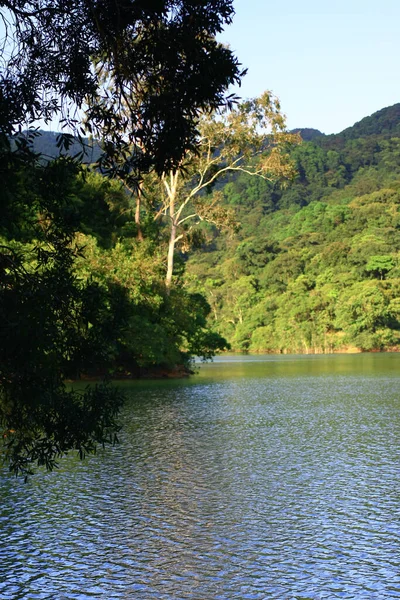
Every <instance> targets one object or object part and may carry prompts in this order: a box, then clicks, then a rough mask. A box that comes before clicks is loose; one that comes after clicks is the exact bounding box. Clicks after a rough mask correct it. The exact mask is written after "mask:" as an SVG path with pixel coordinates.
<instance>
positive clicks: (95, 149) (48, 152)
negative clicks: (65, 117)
mask: <svg viewBox="0 0 400 600" xmlns="http://www.w3.org/2000/svg"><path fill="white" fill-rule="evenodd" d="M38 134H39V135H36V136H35V137H33V141H32V149H33V151H34V152H36V153H37V154H40V155H42V157H43V159H44V160H51V159H54V158H57V157H58V156H60V153H61V151H60V148H59V147H58V146H57V138H58V136H60V133H59V132H55V131H43V130H42V129H41V130H39V131H38ZM83 141H84V145H83V146H82V144H81V143H80V142H79V141H78V139H76V141H73V143H72V145H71V146H70V148H69V150H68V152H67V154H68V155H69V156H75V155H77V154H79V153H80V152H83V154H84V156H83V161H82V162H84V163H94V162H96V161H97V160H98V159H99V158H100V155H101V149H100V146H99V144H98V143H97V142H89V140H87V139H84V140H83Z"/></svg>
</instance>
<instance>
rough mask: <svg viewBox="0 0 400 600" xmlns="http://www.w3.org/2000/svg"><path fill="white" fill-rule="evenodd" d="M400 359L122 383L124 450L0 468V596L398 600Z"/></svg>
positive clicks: (329, 360) (301, 362)
mask: <svg viewBox="0 0 400 600" xmlns="http://www.w3.org/2000/svg"><path fill="white" fill-rule="evenodd" d="M399 368H400V356H399V355H396V354H384V355H372V354H368V355H354V356H340V355H339V356H331V357H326V356H315V357H313V356H309V357H295V356H292V357H291V356H286V357H273V356H269V357H246V358H245V359H243V357H223V358H220V359H218V360H217V361H215V362H214V363H213V364H211V365H205V366H203V367H201V370H200V373H199V374H198V375H196V376H195V377H193V378H191V379H190V380H184V381H182V380H181V381H162V382H160V381H154V382H153V381H150V382H124V383H123V384H122V385H123V387H124V388H125V389H126V391H127V393H128V395H129V400H128V403H127V406H126V408H125V410H124V414H123V422H124V430H123V435H122V436H121V444H120V445H119V446H116V447H114V448H111V449H108V450H106V451H105V452H103V451H101V452H99V453H98V454H97V455H96V456H95V457H92V458H90V459H89V460H87V461H85V462H83V463H81V462H79V461H78V460H76V459H75V458H74V457H71V458H68V459H67V460H66V461H64V462H63V463H62V465H61V468H60V469H59V471H58V472H55V473H51V474H38V475H37V476H35V477H33V478H31V480H30V481H29V482H28V483H27V484H23V483H22V482H21V481H18V480H15V479H12V478H10V477H8V476H7V475H4V476H3V477H2V478H1V479H0V485H1V488H0V497H1V508H0V597H1V598H4V599H13V600H14V599H15V600H19V599H22V598H24V599H25V598H27V599H29V600H30V599H36V598H40V599H45V598H46V599H58V598H62V599H71V600H75V599H83V598H105V599H107V600H108V599H116V600H117V599H122V598H127V599H136V598H138V599H143V600H153V599H154V600H155V599H165V600H167V599H168V600H170V599H171V600H179V599H192V600H214V599H221V600H230V599H233V598H238V599H254V600H258V599H260V600H261V599H264V598H271V599H274V598H277V599H278V598H282V599H296V598H297V599H304V598H310V599H315V600H317V599H323V598H327V599H333V598H345V599H351V598H357V599H359V598H360V599H361V598H366V599H368V600H373V599H379V600H380V599H394V598H400V570H399V566H400V543H399V534H400V503H399V465H400V461H399V458H400V450H399V439H400V416H399V408H400V400H399V395H400V394H399V392H400V378H399V373H400V369H399Z"/></svg>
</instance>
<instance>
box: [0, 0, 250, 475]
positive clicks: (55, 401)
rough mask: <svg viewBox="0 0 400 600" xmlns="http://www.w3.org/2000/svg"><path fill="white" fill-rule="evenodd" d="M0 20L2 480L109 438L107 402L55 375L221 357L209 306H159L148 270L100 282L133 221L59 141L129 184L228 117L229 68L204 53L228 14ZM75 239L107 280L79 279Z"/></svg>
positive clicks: (112, 411)
mask: <svg viewBox="0 0 400 600" xmlns="http://www.w3.org/2000/svg"><path fill="white" fill-rule="evenodd" d="M0 9H1V10H0V16H1V19H2V24H3V27H4V32H5V35H4V39H3V43H2V47H1V49H0V170H1V174H2V176H3V177H2V181H3V183H4V185H2V189H1V192H0V193H1V205H0V211H1V217H2V219H1V222H0V223H1V225H0V234H1V235H2V245H1V251H0V269H1V272H2V279H1V284H0V313H1V317H2V329H1V340H0V342H1V346H0V348H1V349H0V353H1V356H0V358H1V372H0V424H1V427H2V428H3V437H2V439H3V442H4V446H5V450H6V458H7V459H8V461H9V463H10V465H11V469H12V470H14V471H15V472H16V473H18V472H23V473H29V472H30V471H31V470H32V467H33V466H34V464H35V463H37V464H39V465H40V464H44V465H45V466H46V467H47V468H52V467H53V466H54V465H55V461H56V459H57V458H58V457H59V456H61V455H62V454H64V453H65V452H67V451H68V450H70V449H77V450H78V451H79V453H80V454H81V455H83V454H85V452H87V451H93V450H94V448H95V445H96V443H104V442H105V441H108V440H111V441H112V440H113V439H114V434H115V433H116V431H117V430H118V426H117V423H116V420H115V417H116V413H117V411H118V408H119V406H120V403H121V397H120V395H119V394H118V393H117V392H116V391H115V390H114V389H112V388H110V387H109V386H107V385H106V386H102V387H95V388H90V389H87V390H86V391H84V392H81V393H78V392H77V391H74V390H68V389H67V387H66V385H65V378H66V377H69V376H76V375H79V374H80V373H92V372H101V373H107V372H115V371H116V370H118V369H119V368H120V366H121V365H124V364H126V363H129V364H131V363H132V362H133V363H135V362H136V364H137V365H139V364H140V363H143V362H146V361H147V362H149V361H150V362H151V361H153V362H157V361H158V362H160V361H162V360H165V361H166V362H168V364H169V363H172V361H175V360H177V359H178V358H179V359H183V358H185V359H186V358H187V357H188V356H189V353H190V352H191V351H192V349H193V350H194V349H195V350H196V351H201V350H202V348H203V346H204V348H205V350H204V352H205V353H206V354H208V353H210V352H212V351H213V349H215V348H218V347H222V346H223V345H224V341H223V340H222V338H220V336H218V335H216V334H215V335H214V336H211V337H210V336H208V337H207V335H206V331H205V329H204V327H203V325H204V324H205V315H206V313H207V309H206V306H207V305H206V304H205V305H204V306H202V307H200V305H199V304H198V302H197V301H196V300H195V298H194V297H193V296H192V295H190V294H188V293H187V292H185V291H184V290H181V291H180V296H179V297H177V298H176V307H174V308H171V306H170V303H171V302H172V299H167V298H165V297H163V296H162V294H159V287H160V285H159V281H158V280H157V273H156V272H155V271H154V269H153V268H151V269H150V273H152V274H153V277H154V282H150V281H149V278H148V277H147V279H146V280H145V281H144V282H142V281H140V282H138V281H137V280H136V279H135V278H132V277H131V276H132V273H133V268H132V267H130V269H128V268H127V267H126V266H125V262H126V261H124V260H121V267H120V269H117V273H114V272H113V270H112V265H111V264H110V262H109V260H108V259H109V257H110V256H112V257H113V258H114V259H115V258H117V260H119V259H120V258H121V257H123V256H125V254H124V252H125V250H124V249H122V247H121V245H118V240H119V239H120V238H122V237H123V238H125V239H127V240H128V241H129V238H131V237H132V236H134V235H135V234H136V232H137V227H136V224H135V223H134V222H133V221H132V219H131V216H132V212H133V211H132V207H131V204H130V202H129V198H128V197H127V196H126V194H125V192H124V191H123V190H122V188H121V186H120V185H117V184H115V183H110V182H106V181H104V180H103V179H102V178H101V177H100V175H98V174H97V175H95V174H93V173H89V172H88V171H84V170H80V169H79V168H78V167H77V163H78V162H79V161H80V160H86V158H87V153H85V148H82V151H81V152H79V155H78V156H76V157H75V160H72V159H68V158H67V156H68V154H71V152H74V144H75V138H74V137H73V135H72V133H70V131H71V130H72V131H73V132H74V133H75V134H78V135H79V141H80V142H84V140H83V136H84V135H87V134H89V135H90V136H95V137H96V138H97V139H101V140H102V145H103V148H104V153H103V155H102V158H101V160H100V165H99V166H100V167H101V169H102V171H103V172H104V170H106V169H107V170H109V171H110V172H111V173H115V172H117V173H118V171H119V170H122V171H123V173H124V174H126V172H127V171H129V173H130V174H131V175H132V178H133V179H134V181H135V183H137V181H138V180H139V179H140V178H141V177H142V175H143V173H144V172H147V171H150V170H151V169H154V170H155V171H157V172H158V173H162V172H165V170H168V169H174V168H176V167H177V166H178V165H179V164H180V162H181V160H182V157H184V156H185V154H186V152H188V151H193V150H194V148H195V146H196V141H197V135H198V132H197V128H196V126H197V121H198V117H199V115H200V114H203V113H207V111H214V110H218V109H222V108H225V107H229V106H231V104H232V100H233V98H230V97H228V98H227V97H226V91H227V88H228V86H229V85H230V84H231V83H239V80H240V76H241V70H240V68H239V64H238V61H237V59H236V58H235V57H234V55H233V53H232V52H231V50H229V48H226V47H224V46H223V45H221V44H220V43H218V42H217V40H216V35H217V34H218V33H219V32H220V31H221V30H222V27H223V26H224V25H225V24H226V23H229V22H230V21H231V19H232V15H233V8H232V1H231V0H218V1H217V2H215V1H213V0H211V1H208V0H205V1H203V0H200V1H198V2H192V1H191V0H183V1H179V2H177V1H175V0H168V1H167V0H160V1H157V2H150V3H149V2H142V1H141V0H134V1H132V2H120V1H115V0H112V2H111V1H110V0H105V1H102V2H99V3H91V2H89V3H88V2H81V1H80V0H69V1H67V2H64V1H63V2H61V0H56V1H52V2H49V1H46V0H43V1H42V0H40V1H39V0H30V1H20V0H3V1H1V0H0ZM93 61H94V62H95V66H93ZM110 81H111V82H112V83H113V85H112V86H111V87H110V86H108V85H106V84H107V82H110ZM110 89H112V90H113V91H112V93H111V92H110ZM122 105H124V109H123V110H122V109H121V107H122ZM54 116H57V117H59V118H60V119H61V123H62V125H63V127H64V128H65V130H66V132H64V134H63V135H62V136H59V137H58V138H57V140H56V145H58V147H59V150H60V152H59V154H60V158H59V159H58V160H56V161H54V162H52V163H49V162H47V159H48V157H44V156H41V155H40V154H38V153H37V149H38V145H36V148H35V141H36V142H38V137H39V136H38V132H37V131H35V130H34V129H33V125H34V123H35V121H37V120H38V119H43V120H44V121H46V122H50V121H51V119H52V118H53V117H54ZM148 229H149V231H150V230H151V228H150V227H149V228H148ZM151 232H152V240H155V239H156V237H157V235H158V234H157V232H156V231H154V230H151ZM76 234H77V235H76ZM79 234H80V235H81V236H84V241H85V242H86V241H92V242H93V245H94V246H98V248H99V250H98V252H99V253H100V254H101V255H102V258H104V257H106V259H107V260H105V261H104V262H105V263H107V262H108V265H109V266H110V268H109V271H110V272H109V274H107V275H106V274H104V276H103V275H102V274H101V273H100V272H101V268H98V269H97V265H94V266H93V273H88V274H86V275H84V274H83V272H82V271H84V270H85V268H84V267H81V270H82V271H81V272H79V269H78V265H79V264H80V263H79V261H80V258H79V257H80V255H81V253H82V251H83V248H82V246H80V245H79V243H77V242H79ZM118 253H119V255H118ZM139 254H140V253H139ZM117 255H118V256H117ZM149 256H150V255H149ZM149 256H146V257H145V258H144V260H145V261H146V260H147V262H148V264H149V263H150V262H151V258H149ZM137 262H138V261H137ZM96 269H97V271H96ZM127 273H128V276H127ZM131 279H132V281H131ZM146 294H147V295H146ZM149 298H151V299H150V300H149ZM184 306H185V307H186V309H185V310H183V308H182V307H184ZM177 307H179V308H180V309H181V312H180V313H179V311H177ZM194 307H195V308H194ZM193 311H194V313H195V319H194V320H195V325H193V324H192V321H193V319H188V313H190V314H191V316H192V317H193ZM174 314H176V315H178V316H176V318H175V316H174ZM144 317H145V318H144ZM153 327H154V329H153ZM146 328H147V329H146ZM203 329H204V331H203ZM150 331H151V335H148V334H149V333H150ZM135 335H136V338H134V336H135ZM157 336H159V339H157ZM133 339H134V342H132V340H133ZM148 339H149V340H150V343H148ZM160 347H161V348H163V349H164V350H161V351H160Z"/></svg>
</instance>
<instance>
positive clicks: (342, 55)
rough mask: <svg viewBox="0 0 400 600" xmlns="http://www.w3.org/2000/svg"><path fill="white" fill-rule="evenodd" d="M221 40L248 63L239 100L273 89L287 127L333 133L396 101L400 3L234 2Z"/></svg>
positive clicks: (398, 94)
mask: <svg viewBox="0 0 400 600" xmlns="http://www.w3.org/2000/svg"><path fill="white" fill-rule="evenodd" d="M234 6H235V10H236V16H235V19H234V22H233V24H232V25H230V26H229V27H227V28H226V29H225V31H224V33H223V35H222V36H221V40H223V41H224V42H227V43H229V44H230V46H231V48H232V50H234V51H235V53H236V55H237V56H238V58H239V59H240V62H241V63H242V64H243V66H245V67H247V68H248V75H247V76H246V77H245V78H244V80H243V83H242V87H241V88H240V89H239V90H238V93H239V95H240V96H242V97H244V98H249V97H254V96H257V95H259V94H261V93H262V92H263V91H264V90H266V89H270V90H272V91H273V92H274V93H275V94H276V95H277V96H278V97H279V98H280V100H281V104H282V109H283V112H284V113H285V114H286V115H287V123H288V127H289V128H294V127H314V128H316V129H320V130H321V131H323V132H324V133H337V132H339V131H341V130H342V129H344V128H345V127H348V126H350V125H353V124H354V123H355V122H356V121H359V120H360V119H362V118H363V117H365V116H367V115H370V114H371V113H373V112H375V111H376V110H379V109H381V108H384V107H385V106H390V105H392V104H395V103H396V102H400V74H399V66H400V0H379V2H377V1H376V0H375V1H372V0H347V1H345V0H331V1H329V0H328V1H327V0H302V1H299V0H280V1H279V2H278V1H273V0H235V1H234Z"/></svg>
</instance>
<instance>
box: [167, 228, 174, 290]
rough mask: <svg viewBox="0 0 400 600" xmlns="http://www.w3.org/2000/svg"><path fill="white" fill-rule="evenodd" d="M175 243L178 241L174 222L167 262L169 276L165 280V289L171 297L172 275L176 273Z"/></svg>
mask: <svg viewBox="0 0 400 600" xmlns="http://www.w3.org/2000/svg"><path fill="white" fill-rule="evenodd" d="M175 241H176V224H175V222H174V221H173V222H172V224H171V235H170V237H169V245H168V260H167V276H166V278H165V287H166V288H167V294H168V295H169V293H170V291H171V285H172V273H173V271H174V252H175Z"/></svg>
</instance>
